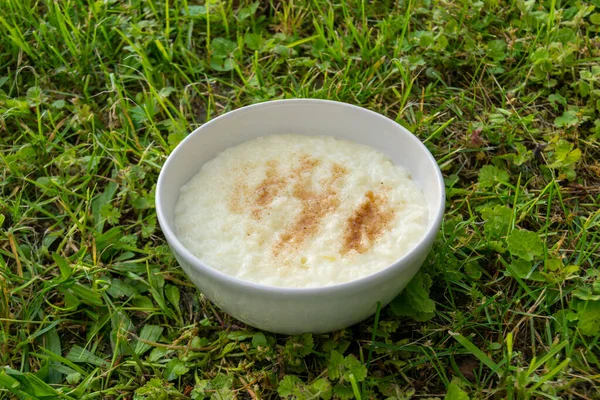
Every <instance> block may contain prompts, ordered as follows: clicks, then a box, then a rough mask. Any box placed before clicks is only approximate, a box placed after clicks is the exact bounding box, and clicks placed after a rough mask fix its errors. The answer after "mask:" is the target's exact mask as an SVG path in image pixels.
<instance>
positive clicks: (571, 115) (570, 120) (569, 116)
mask: <svg viewBox="0 0 600 400" xmlns="http://www.w3.org/2000/svg"><path fill="white" fill-rule="evenodd" d="M578 122H579V119H578V118H577V113H576V112H575V111H565V112H564V113H563V114H562V115H561V116H560V117H558V118H556V119H555V120H554V125H556V126H557V127H559V128H568V127H571V126H575V125H577V123H578Z"/></svg>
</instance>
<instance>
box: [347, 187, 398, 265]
mask: <svg viewBox="0 0 600 400" xmlns="http://www.w3.org/2000/svg"><path fill="white" fill-rule="evenodd" d="M393 218H394V210H392V209H390V208H389V205H388V202H387V199H386V198H385V197H383V196H381V195H379V194H378V195H376V194H374V193H373V192H372V191H368V192H367V193H365V200H364V201H363V202H362V203H361V204H360V205H359V206H358V208H357V209H356V210H354V212H353V213H352V216H350V218H348V221H347V224H346V229H345V235H344V243H343V246H342V249H341V251H340V253H341V254H342V255H345V254H346V253H348V252H350V251H351V250H355V251H357V252H358V253H361V254H362V253H365V252H366V251H368V250H369V249H370V248H371V246H372V245H373V243H374V242H375V240H377V238H379V237H380V236H381V235H382V234H383V233H384V232H385V230H386V229H387V228H388V226H389V224H390V222H391V221H392V219H393Z"/></svg>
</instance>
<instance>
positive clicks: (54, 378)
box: [44, 327, 62, 384]
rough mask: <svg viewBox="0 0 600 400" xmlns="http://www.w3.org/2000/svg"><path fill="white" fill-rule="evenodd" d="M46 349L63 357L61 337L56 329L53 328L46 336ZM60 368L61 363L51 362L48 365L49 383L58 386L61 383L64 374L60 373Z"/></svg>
mask: <svg viewBox="0 0 600 400" xmlns="http://www.w3.org/2000/svg"><path fill="white" fill-rule="evenodd" d="M44 342H45V348H46V350H48V351H51V352H52V353H54V354H57V355H59V356H60V355H62V345H61V343H60V337H59V336H58V332H57V331H56V327H52V329H50V330H49V331H47V332H46V333H45V334H44ZM58 366H60V363H59V362H56V361H49V364H48V368H49V370H48V383H50V384H57V383H60V381H61V377H62V374H61V373H60V372H59V370H58V369H57V367H58Z"/></svg>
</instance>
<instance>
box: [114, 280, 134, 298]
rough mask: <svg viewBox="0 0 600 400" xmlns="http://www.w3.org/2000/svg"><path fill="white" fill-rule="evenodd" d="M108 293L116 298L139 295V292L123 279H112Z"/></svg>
mask: <svg viewBox="0 0 600 400" xmlns="http://www.w3.org/2000/svg"><path fill="white" fill-rule="evenodd" d="M106 292H107V293H108V294H110V295H111V296H112V297H115V298H120V297H123V298H130V297H133V296H137V295H139V292H138V290H137V289H136V288H135V287H134V286H133V285H130V284H129V283H125V282H123V281H122V280H121V279H118V278H115V279H112V280H111V282H110V285H109V286H108V288H107V289H106Z"/></svg>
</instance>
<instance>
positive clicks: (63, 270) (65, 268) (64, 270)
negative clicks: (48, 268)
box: [52, 253, 72, 280]
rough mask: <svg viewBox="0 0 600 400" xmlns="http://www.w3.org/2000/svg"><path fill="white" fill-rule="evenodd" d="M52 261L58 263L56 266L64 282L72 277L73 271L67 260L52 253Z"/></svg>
mask: <svg viewBox="0 0 600 400" xmlns="http://www.w3.org/2000/svg"><path fill="white" fill-rule="evenodd" d="M52 259H53V260H54V262H55V263H56V265H58V268H59V269H60V276H61V278H62V279H63V280H64V279H68V278H69V277H70V276H71V272H72V269H71V267H70V266H69V263H68V262H67V260H65V259H64V258H62V257H61V256H60V255H58V254H57V253H52Z"/></svg>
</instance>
